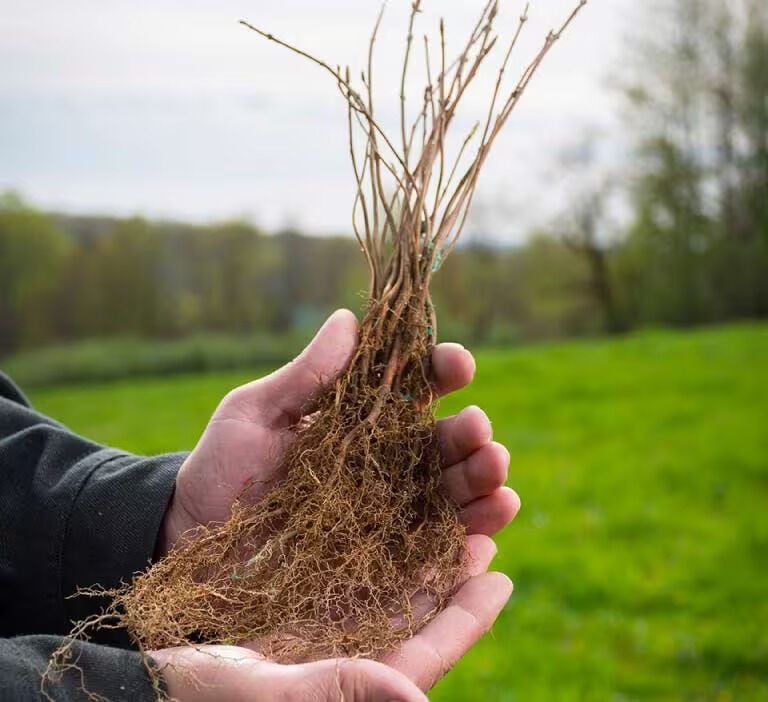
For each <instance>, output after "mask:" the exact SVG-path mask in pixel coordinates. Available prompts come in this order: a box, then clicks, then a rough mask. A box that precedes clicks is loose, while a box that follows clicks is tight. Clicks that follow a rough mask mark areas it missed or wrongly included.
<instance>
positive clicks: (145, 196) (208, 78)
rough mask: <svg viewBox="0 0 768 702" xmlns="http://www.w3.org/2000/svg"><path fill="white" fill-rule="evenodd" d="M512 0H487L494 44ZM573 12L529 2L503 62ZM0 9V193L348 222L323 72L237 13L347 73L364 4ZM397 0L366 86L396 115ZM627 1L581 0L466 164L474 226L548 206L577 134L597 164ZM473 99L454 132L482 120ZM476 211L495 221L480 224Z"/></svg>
mask: <svg viewBox="0 0 768 702" xmlns="http://www.w3.org/2000/svg"><path fill="white" fill-rule="evenodd" d="M481 4H482V0H426V2H425V7H426V11H425V12H424V14H423V15H422V16H421V17H420V18H419V25H418V32H419V35H421V34H423V33H425V32H428V31H429V32H432V33H433V35H434V33H435V31H434V30H435V29H436V27H437V21H438V17H439V15H438V12H439V14H442V15H443V16H444V17H445V21H446V28H447V34H448V37H449V46H452V45H453V44H452V43H451V39H455V40H456V41H458V40H460V39H462V38H465V36H466V33H467V30H468V25H469V23H470V20H471V19H472V18H473V17H474V16H475V15H476V14H477V12H478V11H479V9H480V6H481ZM521 4H522V3H521V2H519V1H518V0H506V2H504V1H503V0H502V7H503V13H502V18H501V21H500V24H499V26H500V27H503V28H504V30H505V33H506V35H507V36H509V35H510V33H511V32H512V31H513V30H514V27H515V20H516V16H517V15H518V14H519V12H520V8H521ZM573 4H574V0H533V1H532V2H531V21H530V22H529V25H528V27H527V30H526V35H525V41H524V42H523V43H522V44H521V48H520V51H519V53H518V54H517V56H518V62H517V64H516V65H517V67H518V68H520V67H522V62H523V59H524V58H527V57H530V56H531V55H532V53H533V52H534V51H535V50H536V48H537V47H538V46H539V44H540V42H541V40H542V39H543V37H544V35H545V33H546V31H547V30H548V29H550V28H552V27H554V26H555V25H556V24H558V22H559V21H560V20H562V18H563V17H564V16H565V15H566V14H567V12H568V11H569V10H570V8H571V7H572V5H573ZM12 5H13V7H12V9H11V3H10V2H9V0H1V1H0V6H1V7H2V9H0V190H2V189H6V188H12V189H16V190H18V191H20V192H21V193H22V194H23V195H24V196H25V197H27V198H28V199H29V200H30V201H31V202H32V203H33V204H35V205H39V206H42V207H47V208H57V209H62V210H67V211H78V212H103V213H120V214H127V213H131V214H132V213H142V214H146V215H150V216H160V217H171V218H184V219H192V220H198V221H201V220H202V221H205V220H211V219H218V218H224V217H229V216H247V217H249V218H251V219H253V221H255V222H256V223H258V224H261V225H263V226H265V227H267V228H270V229H274V228H277V227H280V226H284V225H286V224H295V225H298V226H301V227H302V228H304V229H307V230H311V231H314V232H318V233H323V232H346V231H349V229H350V227H349V218H350V214H349V212H350V206H351V202H352V196H353V183H352V177H351V171H350V166H349V163H348V157H347V147H346V141H345V138H346V132H345V129H346V125H345V119H346V115H345V111H344V106H343V103H342V102H341V99H340V98H339V96H338V94H337V93H336V89H335V86H334V85H333V82H332V81H331V80H329V79H327V77H326V76H325V75H324V74H323V73H322V72H320V71H319V70H318V69H317V68H316V67H314V66H312V65H310V64H308V63H304V62H303V61H302V60H301V59H300V58H298V57H296V56H293V55H291V54H289V53H287V52H285V51H284V50H282V49H280V48H279V47H277V46H276V45H274V44H271V43H269V42H266V41H264V40H262V39H260V38H259V37H258V36H257V35H255V34H253V33H252V32H249V31H248V30H246V29H245V28H243V27H241V26H239V25H238V22H237V21H238V20H239V19H240V18H244V19H247V20H249V21H251V22H252V23H254V24H258V25H260V26H263V27H265V28H267V29H268V30H269V31H272V32H274V33H275V34H278V35H280V36H282V37H284V38H286V39H289V40H291V41H293V42H295V43H297V44H299V45H300V46H302V47H305V48H307V49H309V50H311V51H313V52H315V53H317V54H320V55H321V56H323V57H326V58H327V59H328V60H329V62H332V63H341V64H346V63H350V64H351V65H352V66H353V67H358V68H362V65H363V58H364V55H365V52H366V50H367V38H368V35H369V33H370V29H371V27H372V24H373V21H374V20H375V17H376V14H377V12H378V9H379V6H380V2H379V0H355V1H354V2H353V1H352V0H346V1H342V0H325V1H324V2H320V1H318V0H280V1H279V2H268V1H266V0H226V1H222V0H183V1H182V0H163V2H151V3H149V2H145V3H135V2H130V3H129V2H127V1H126V0H111V1H110V2H103V0H71V1H69V2H61V0H36V1H35V2H25V3H13V4H12ZM409 6H410V0H390V1H389V4H388V7H387V14H386V15H385V21H384V26H383V30H382V34H381V39H380V44H379V54H378V55H379V57H380V61H379V63H378V82H377V88H378V90H379V93H378V95H379V99H380V103H379V104H380V106H381V108H382V109H383V110H384V112H387V111H390V112H393V111H395V110H397V109H398V104H399V103H398V98H397V78H396V71H397V63H398V60H399V56H400V54H401V52H402V47H403V41H404V34H405V31H404V23H405V21H406V19H407V10H408V8H409ZM629 7H630V0H590V3H589V4H588V5H587V7H586V8H585V10H584V13H583V15H582V16H581V17H580V18H579V21H578V22H577V23H576V24H575V25H574V26H573V28H572V30H571V31H570V33H569V34H568V35H567V36H565V37H564V39H563V41H562V42H561V43H560V44H559V45H558V46H556V47H555V49H554V52H553V54H552V55H551V58H550V60H549V61H548V62H547V64H546V65H545V66H544V67H543V69H542V72H541V75H540V76H539V77H538V79H537V80H536V81H535V82H534V83H533V84H532V86H531V89H530V92H529V93H528V94H527V95H526V97H525V100H524V102H523V103H522V104H521V107H520V110H519V112H518V113H517V114H516V115H513V117H512V119H511V121H510V123H509V125H508V127H507V131H506V133H505V134H504V136H503V139H502V140H501V141H500V142H499V145H498V147H497V150H496V151H495V152H494V154H493V156H492V158H491V160H490V161H489V164H488V167H487V171H485V172H484V175H483V177H482V179H481V187H480V193H479V201H480V203H481V207H480V208H479V209H478V212H477V214H476V216H475V219H474V224H473V226H474V227H475V228H476V229H478V228H489V227H491V228H494V229H496V230H498V231H499V232H500V233H501V234H502V235H503V236H504V238H507V239H516V238H519V236H520V235H521V232H522V231H523V230H524V229H525V228H527V227H528V226H530V225H531V224H534V223H536V222H537V221H541V220H546V218H547V217H550V216H551V215H552V213H553V212H554V210H555V209H556V208H557V207H558V206H560V205H561V204H562V202H563V199H564V195H563V188H562V187H561V185H560V184H559V183H558V182H557V181H558V179H557V178H556V177H555V172H556V169H555V168H554V167H553V164H554V163H555V162H556V159H557V158H558V157H559V155H560V154H561V153H562V151H563V149H567V148H569V147H572V146H573V144H574V143H577V142H578V140H579V135H580V134H582V133H583V132H584V131H585V130H598V131H599V132H600V134H601V135H602V136H601V143H602V144H603V148H601V151H600V153H601V158H602V159H604V160H608V161H610V159H611V158H613V157H615V153H616V151H617V150H618V149H619V148H620V147H619V145H618V144H617V143H616V142H615V140H614V136H613V132H614V125H615V120H616V109H615V107H616V97H615V95H614V93H613V92H612V90H611V89H610V88H609V87H608V86H607V80H606V78H607V76H608V75H609V74H610V73H611V71H612V66H614V65H615V62H616V61H617V59H619V58H620V56H621V41H622V37H623V36H625V34H626V31H627V29H628V27H627V26H626V22H627V18H626V14H627V12H628V10H629ZM435 8H439V10H436V9H435ZM489 77H490V76H489ZM482 87H483V86H481V88H482ZM486 87H488V88H489V87H490V84H486ZM480 92H482V91H480V90H479V91H477V92H476V93H473V94H472V96H471V99H470V101H469V102H468V103H467V105H466V106H465V110H464V112H463V113H462V114H461V119H460V120H459V122H458V124H459V126H461V125H464V126H467V125H470V124H471V123H472V122H473V121H474V120H475V119H477V118H478V117H479V116H480V114H482V108H483V105H484V104H485V103H484V101H483V100H482V99H481V98H482V96H481V95H480ZM413 95H414V98H415V99H416V100H418V97H419V92H418V91H414V93H413ZM612 145H613V146H612ZM482 205H485V207H482ZM486 211H491V212H496V213H497V214H498V212H503V213H504V214H503V216H501V217H498V216H497V217H495V218H493V219H492V220H491V222H490V223H489V222H488V221H487V220H486V219H485V217H486V215H485V214H484V213H485V212H486Z"/></svg>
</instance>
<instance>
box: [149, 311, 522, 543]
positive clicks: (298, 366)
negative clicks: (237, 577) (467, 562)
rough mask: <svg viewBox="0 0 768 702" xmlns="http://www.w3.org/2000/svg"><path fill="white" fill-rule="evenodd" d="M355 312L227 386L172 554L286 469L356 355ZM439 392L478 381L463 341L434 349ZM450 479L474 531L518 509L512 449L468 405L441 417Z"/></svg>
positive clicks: (181, 482)
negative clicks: (261, 372)
mask: <svg viewBox="0 0 768 702" xmlns="http://www.w3.org/2000/svg"><path fill="white" fill-rule="evenodd" d="M356 342H357V320H356V318H355V316H354V315H353V314H352V313H351V312H349V311H347V310H340V311H338V312H336V313H334V314H333V315H332V316H331V317H330V318H329V319H328V321H327V322H326V323H325V324H324V325H323V327H322V328H321V329H320V331H319V332H318V333H317V335H316V336H315V338H314V339H313V340H312V342H311V343H310V344H309V345H308V346H307V348H306V349H305V350H304V352H303V353H302V354H301V355H300V356H299V357H298V358H297V359H296V360H294V361H292V362H291V363H289V364H288V365H286V366H284V367H283V368H281V369H280V370H278V371H276V372H275V373H272V374H271V375H269V376H267V377H266V378H262V379H260V380H257V381H254V382H252V383H248V384H246V385H243V386H241V387H239V388H237V389H235V390H233V391H232V392H230V393H229V394H228V395H227V396H226V397H225V398H224V399H223V400H222V402H221V403H220V404H219V406H218V408H217V409H216V411H215V413H214V415H213V417H212V418H211V421H210V422H209V424H208V426H207V427H206V429H205V431H204V433H203V436H202V437H201V439H200V441H199V442H198V444H197V446H196V447H195V449H194V450H193V451H192V453H191V454H190V455H189V456H188V457H187V459H186V460H185V461H184V464H183V465H182V467H181V469H180V471H179V474H178V476H177V479H176V490H175V493H174V496H173V499H172V502H171V505H170V507H169V508H168V511H167V513H166V515H165V518H164V521H163V525H162V528H161V532H160V536H159V539H158V544H157V549H156V553H157V555H158V556H163V555H165V554H166V553H167V552H168V551H169V550H170V549H171V548H172V547H173V545H174V543H176V541H177V540H178V538H179V537H180V536H181V534H183V533H184V532H185V531H187V530H188V529H191V528H194V527H196V526H198V525H201V524H207V523H209V522H212V521H225V520H226V519H228V518H229V516H230V510H231V507H232V504H233V502H234V500H235V499H236V497H237V496H238V494H240V492H241V491H242V489H243V488H244V487H245V486H246V485H248V484H251V485H252V487H251V490H250V491H249V495H250V496H252V498H253V499H256V500H258V499H259V497H261V496H263V495H264V494H265V493H266V492H268V491H269V489H270V488H271V487H272V486H274V484H275V482H276V481H277V480H279V479H280V477H281V469H282V467H283V463H284V461H283V457H284V455H285V452H286V449H287V447H288V446H289V444H290V442H291V441H292V440H293V437H294V427H295V426H296V424H297V423H298V421H299V420H300V419H301V413H302V410H304V409H305V408H306V407H307V406H308V405H309V404H310V401H311V399H312V397H313V396H315V395H316V394H317V393H318V391H319V390H320V388H321V387H323V386H327V385H328V384H331V383H333V382H334V381H335V380H336V378H337V377H338V376H339V374H340V373H342V372H343V371H344V369H345V368H346V366H347V364H348V363H349V361H350V358H351V356H352V353H353V351H354V349H355V344H356ZM432 366H433V369H434V376H435V377H434V378H433V383H434V386H435V391H436V392H437V393H438V394H440V395H443V394H446V393H449V392H453V391H455V390H458V389H460V388H462V387H464V386H465V385H467V384H468V383H469V382H471V380H472V378H473V376H474V372H475V362H474V359H473V358H472V355H471V354H470V353H469V352H468V351H467V350H466V349H464V348H463V347H461V346H459V345H458V344H440V345H438V346H437V347H435V349H434V352H433V358H432ZM438 427H439V437H440V446H441V453H442V457H443V465H444V480H445V487H446V489H447V491H448V493H449V494H450V495H451V496H452V497H453V498H454V499H455V500H456V502H457V503H458V504H459V505H460V506H461V507H462V512H461V517H462V520H463V522H464V523H465V525H466V526H467V532H468V534H470V535H471V534H485V535H487V536H491V535H493V534H494V533H495V532H497V531H499V530H500V529H502V528H503V527H504V526H506V525H507V524H508V523H509V522H510V521H511V520H512V519H513V518H514V516H515V514H516V513H517V511H518V509H519V506H520V500H519V498H518V496H517V495H516V494H515V492H514V491H512V490H511V489H509V488H506V487H503V484H504V482H505V480H506V477H507V469H508V466H509V453H508V452H507V450H506V449H505V448H504V447H503V446H502V445H501V444H498V443H495V442H493V441H492V438H491V425H490V422H489V421H488V418H487V416H486V415H485V413H484V412H483V411H482V410H480V409H479V408H476V407H469V408H467V409H465V410H463V411H462V412H460V413H459V414H458V415H456V416H454V417H450V418H447V419H443V420H440V422H439V423H438Z"/></svg>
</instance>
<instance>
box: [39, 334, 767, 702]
mask: <svg viewBox="0 0 768 702" xmlns="http://www.w3.org/2000/svg"><path fill="white" fill-rule="evenodd" d="M478 366H479V372H478V377H477V380H476V382H475V383H474V385H473V386H472V387H471V388H469V389H467V390H465V391H463V392H462V393H459V394H458V395H456V396H455V397H451V398H450V399H448V400H446V401H445V402H444V403H443V405H442V412H443V413H450V412H454V411H456V410H458V409H460V408H461V407H462V406H463V405H465V404H470V403H471V404H478V405H480V406H482V407H484V408H485V409H486V410H487V411H488V413H489V415H490V416H491V419H492V420H493V422H494V429H495V434H496V438H497V439H499V440H501V441H503V442H504V443H506V444H507V445H508V446H509V448H510V450H511V452H512V455H513V465H512V469H511V473H510V484H511V485H512V486H514V487H515V488H516V489H517V490H518V491H519V492H520V494H521V496H522V498H523V511H522V512H521V514H520V516H519V517H518V519H517V521H516V522H515V523H514V525H513V526H512V527H511V528H510V529H508V530H507V532H506V533H505V534H504V535H503V536H501V537H500V538H499V545H500V552H499V556H498V558H497V561H496V563H495V567H497V568H498V569H501V570H504V571H505V572H506V573H508V574H509V575H510V576H511V577H512V578H513V579H514V581H515V583H516V592H515V595H514V596H513V598H512V601H511V603H510V604H509V606H508V608H507V609H506V611H505V612H504V614H503V616H502V617H501V619H500V620H499V622H498V624H497V626H496V627H495V629H494V631H493V633H492V635H490V636H489V637H487V638H486V640H485V641H484V642H483V643H482V644H481V645H480V646H478V647H477V649H476V650H474V651H473V652H472V654H471V655H469V656H468V657H467V658H466V659H465V660H464V661H463V662H462V663H461V664H460V665H459V666H458V667H457V668H456V670H455V671H454V672H453V673H452V674H451V675H450V676H449V677H448V678H447V679H446V680H445V681H444V682H443V683H442V684H441V686H440V687H439V688H438V690H436V691H435V693H434V694H433V699H434V700H438V701H443V700H444V701H448V700H494V701H496V700H498V701H502V702H518V701H520V702H570V701H575V700H590V701H591V700H595V701H597V702H601V701H607V702H629V701H630V700H685V701H686V702H688V701H690V702H694V701H698V700H701V701H704V700H712V701H718V702H726V701H729V700H733V701H742V700H748V701H752V700H768V326H757V325H755V326H749V325H743V326H735V327H728V328H723V329H719V330H710V331H696V332H690V333H667V332H648V333H644V334H640V335H637V336H632V337H628V338H626V339H622V340H616V341H595V342H584V343H569V344H563V345H557V346H546V347H538V348H529V349H525V350H520V351H512V352H503V351H496V352H485V353H481V354H478ZM249 378H250V376H248V375H247V374H242V373H238V374H222V375H210V376H197V377H182V378H173V379H169V380H149V381H136V382H125V383H120V384H114V385H109V386H96V387H83V388H72V387H70V388H66V387H65V388H57V389H51V390H45V389H38V390H36V391H35V392H34V393H33V394H32V399H33V401H34V403H35V404H36V405H37V406H38V407H39V408H40V409H41V410H43V411H45V412H47V413H49V414H51V415H53V416H54V417H56V418H58V419H60V420H61V421H63V422H64V423H67V424H69V425H70V426H71V427H73V428H74V429H76V430H78V431H80V432H82V433H84V434H86V435H88V436H90V437H93V438H95V439H98V440H100V441H103V442H105V443H110V444H112V445H116V446H120V447H123V448H127V449H130V450H133V451H136V452H141V453H149V452H158V451H167V450H177V449H182V448H189V447H191V446H192V445H193V444H194V442H195V440H196V438H197V436H198V435H199V433H200V431H201V429H202V428H203V426H204V424H205V421H206V418H207V417H208V415H210V413H211V412H212V410H213V409H214V407H215V405H216V403H217V401H218V400H219V399H220V398H221V397H222V396H223V394H224V393H225V392H226V391H227V390H229V389H230V388H232V387H233V386H235V385H237V384H238V383H240V382H242V381H244V380H247V379H249Z"/></svg>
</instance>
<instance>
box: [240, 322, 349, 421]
mask: <svg viewBox="0 0 768 702" xmlns="http://www.w3.org/2000/svg"><path fill="white" fill-rule="evenodd" d="M356 345H357V318H356V317H355V315H354V314H353V313H352V312H350V311H349V310H337V311H336V312H334V313H333V314H332V315H331V316H330V317H329V318H328V320H327V321H326V322H325V324H323V326H322V327H321V328H320V330H319V331H318V332H317V334H315V338H314V339H312V341H310V342H309V345H308V346H307V347H306V348H305V349H304V350H303V351H302V352H301V354H299V356H298V357H297V358H296V359H295V360H293V361H291V362H290V363H289V364H287V365H285V366H283V367H282V368H280V369H279V370H277V371H275V372H274V373H272V374H271V375H268V376H267V377H266V378H262V379H261V380H259V381H257V383H256V385H257V386H258V389H257V392H258V395H259V397H258V401H259V402H260V404H261V406H262V408H263V410H264V411H266V412H268V413H271V412H272V411H274V415H275V418H276V417H278V416H280V415H288V416H289V417H291V418H293V419H296V420H298V419H299V418H300V416H301V413H302V411H303V410H305V409H306V408H307V406H308V405H309V404H310V403H311V402H312V399H313V398H314V397H316V395H317V393H318V392H319V391H320V390H321V389H322V388H323V387H327V386H328V384H329V383H332V382H334V381H335V380H336V378H337V377H338V376H339V375H340V374H341V373H342V372H343V371H344V370H346V368H347V365H348V364H349V361H350V359H351V357H352V354H353V352H354V350H355V346H356ZM254 390H256V388H254ZM255 399H256V398H252V401H253V400H255Z"/></svg>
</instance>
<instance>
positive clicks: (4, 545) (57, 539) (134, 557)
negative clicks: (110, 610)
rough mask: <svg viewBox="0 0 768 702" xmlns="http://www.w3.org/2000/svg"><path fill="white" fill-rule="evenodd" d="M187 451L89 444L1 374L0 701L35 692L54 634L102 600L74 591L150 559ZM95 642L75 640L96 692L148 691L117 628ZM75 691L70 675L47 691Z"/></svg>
mask: <svg viewBox="0 0 768 702" xmlns="http://www.w3.org/2000/svg"><path fill="white" fill-rule="evenodd" d="M184 457H185V454H167V455H162V456H155V457H152V458H142V457H138V456H134V455H132V454H128V453H125V452H122V451H117V450H115V449H111V448H105V447H103V446H100V445H98V444H95V443H93V442H90V441H87V440H86V439H83V438H81V437H79V436H77V435H75V434H73V433H72V432H71V431H69V430H67V429H66V428H65V427H63V426H61V425H60V424H58V423H57V422H55V421H53V420H51V419H49V418H47V417H45V416H43V415H41V414H39V413H37V412H35V411H34V410H32V409H31V407H30V406H29V404H28V403H27V401H26V400H25V398H24V396H23V395H22V394H21V392H20V391H19V390H18V388H16V387H15V386H14V385H13V383H11V382H10V380H9V379H8V378H7V377H6V376H3V375H2V373H0V702H6V700H13V701H14V702H26V701H27V700H38V699H41V697H40V673H41V671H42V669H44V667H45V664H46V663H47V660H48V656H49V655H50V653H51V652H52V651H53V650H55V648H56V647H57V646H58V644H59V643H60V642H61V640H60V639H58V638H56V637H57V636H62V635H65V634H67V633H68V632H69V631H70V629H71V625H72V622H74V621H79V620H81V619H83V618H85V617H87V616H89V615H90V614H93V613H95V612H98V611H99V610H100V609H101V608H102V607H103V606H104V604H105V603H104V602H103V601H99V600H98V599H94V598H87V597H77V598H74V599H68V596H69V595H71V594H73V593H74V592H75V590H77V588H78V587H88V586H92V585H96V584H98V585H101V586H103V587H106V588H109V587H115V586H118V585H119V584H120V583H121V582H127V581H129V580H130V578H131V575H132V574H133V573H136V572H137V571H140V570H143V569H144V568H145V567H146V566H147V564H148V563H149V561H150V560H151V558H152V555H153V552H154V548H155V543H156V541H157V535H158V532H159V529H160V525H161V523H162V519H163V516H164V514H165V511H166V509H167V506H168V503H169V501H170V499H171V496H172V494H173V489H174V485H175V480H176V473H177V472H178V469H179V467H180V466H181V463H182V461H183V459H184ZM51 635H53V636H51ZM94 641H95V642H96V643H94V644H86V645H82V646H79V648H78V655H79V656H80V663H79V665H80V667H81V668H83V670H84V674H85V678H86V680H87V687H88V688H89V689H90V690H91V691H93V692H97V693H100V694H103V695H104V696H105V697H107V698H108V699H110V700H113V701H114V702H117V700H122V699H125V700H132V701H135V702H142V701H143V700H144V699H147V700H152V699H154V693H153V691H152V686H151V683H150V679H149V676H148V675H147V673H146V669H145V667H144V664H143V662H142V659H141V656H140V655H139V654H138V653H137V652H136V651H132V650H128V649H129V648H130V642H129V641H128V639H127V637H126V635H125V634H124V633H122V632H107V633H106V634H104V633H102V634H98V635H97V636H96V637H95V638H94ZM99 644H102V645H99ZM103 644H108V646H106V645H103ZM79 687H80V680H79V678H77V679H76V680H75V678H74V676H65V677H64V679H62V681H61V682H60V683H59V688H60V689H56V690H55V694H54V695H52V696H53V697H54V698H55V699H57V700H58V699H61V700H70V699H78V697H77V691H78V690H79Z"/></svg>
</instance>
